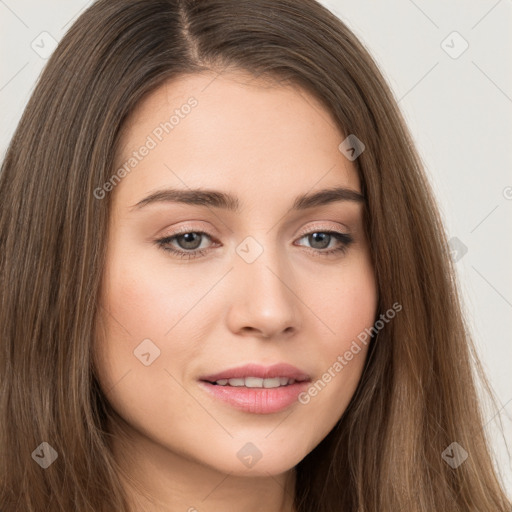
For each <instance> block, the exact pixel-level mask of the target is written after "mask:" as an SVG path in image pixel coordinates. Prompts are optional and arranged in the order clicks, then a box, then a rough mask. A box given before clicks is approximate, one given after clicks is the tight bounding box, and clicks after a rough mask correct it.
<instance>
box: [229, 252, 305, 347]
mask: <svg viewBox="0 0 512 512" xmlns="http://www.w3.org/2000/svg"><path fill="white" fill-rule="evenodd" d="M285 263H286V262H284V261H282V258H281V259H280V258H279V256H278V255H277V254H276V253H275V252H272V253H271V251H270V250H265V251H264V252H263V253H262V254H261V256H260V257H259V258H258V259H257V260H256V261H254V262H252V263H247V262H246V261H244V260H243V259H242V258H237V259H236V261H235V265H234V266H235V268H234V270H233V272H232V276H231V278H232V279H233V281H232V282H234V284H233V287H232V288H231V293H230V298H229V301H230V307H229V312H228V315H227V322H228V327H229V329H230V330H231V331H232V332H233V333H235V334H238V335H244V336H252V337H259V338H273V339H279V338H283V337H284V338H287V337H290V336H291V335H293V334H294V333H296V332H297V331H298V330H299V329H300V327H301V325H300V321H301V317H300V304H301V300H300V298H299V297H298V295H297V292H296V290H295V289H296V288H297V286H296V285H295V283H294V278H293V274H292V272H291V270H290V268H289V267H287V266H286V264H285Z"/></svg>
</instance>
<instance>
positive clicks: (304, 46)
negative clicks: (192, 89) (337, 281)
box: [0, 0, 511, 512]
mask: <svg viewBox="0 0 512 512" xmlns="http://www.w3.org/2000/svg"><path fill="white" fill-rule="evenodd" d="M226 69H228V70H229V69H240V70H246V71H249V72H250V73H252V74H254V75H255V76H258V77H270V78H272V79H274V80H277V81H278V82H279V83H282V84H294V85H297V86H300V87H301V88H302V89H303V90H305V91H307V92H309V93H310V94H313V95H314V96H315V97H317V98H318V99H319V100H320V101H321V102H322V103H323V104H324V105H325V107H326V108H327V109H328V110H329V111H330V112H331V113H332V115H333V118H334V119H335V120H336V122H337V125H338V128H339V129H340V130H341V132H342V133H344V134H345V135H348V134H355V135H356V136H357V138H358V139H360V140H361V141H363V143H364V144H365V151H364V152H363V153H362V154H361V155H360V156H359V158H358V159H357V160H356V161H355V164H356V167H357V170H358V172H359V175H360V182H361V186H362V192H363V193H364V195H365V198H366V215H365V226H366V230H367V234H368V237H369V241H370V245H371V251H372V255H373V262H374V268H375V273H376V277H377V282H378V290H379V314H380V313H381V312H383V311H386V310H388V309H389V308H392V305H393V304H394V303H396V302H398V303H400V304H401V305H402V307H403V311H402V312H401V313H400V314H399V315H397V316H396V318H395V319H394V320H393V321H392V322H390V323H389V324H388V325H386V327H385V328H384V329H382V330H380V331H379V333H378V335H377V336H374V337H373V339H372V341H371V344H370V349H369V357H368V358H367V361H366V366H365V369H364V372H363V375H362V378H361V380H360V383H359V386H358V388H357V390H356V393H355V395H354V397H353V399H352V401H351V402H350V404H349V406H348V408H347V410H346V411H345V413H344V415H343V417H342V418H341V419H340V421H339V422H338V424H337V425H336V427H335V428H334V429H333V430H332V431H331V432H330V434H329V435H328V436H327V437H326V438H325V439H324V440H323V441H322V442H321V443H320V445H319V446H317V447H316V448H315V449H314V450H313V451H312V452H311V453H310V454H309V455H307V456H306V457H305V459H303V460H302V461H301V462H300V463H299V464H298V466H297V468H296V471H297V485H296V496H295V503H296V507H297V510H298V512H314V511H318V512H334V511H336V512H339V511H341V510H343V511H354V512H355V511H357V512H377V511H378V512H396V511H407V512H432V511H434V510H436V511H451V512H456V511H461V512H462V511H475V512H476V511H480V512H483V511H486V512H487V511H491V510H492V511H501V512H505V511H507V512H509V510H510V506H511V505H510V502H509V501H508V498H507V497H506V495H505V493H504V491H503V490H502V488H501V484H500V482H499V480H498V478H497V476H496V472H495V469H494V467H493V461H492V459H491V456H490V450H489V447H488V444H487V441H486V437H485V432H484V423H483V421H482V413H481V408H480V405H479V401H478V396H477V390H476V384H475V383H476V378H477V377H478V376H480V377H481V378H482V379H483V382H484V384H486V381H485V377H484V376H483V374H482V372H481V370H480V366H479V364H478V359H477V357H476V354H475V351H474V348H473V344H472V341H471V338H470V335H469V332H468V329H467V326H466V324H465V321H464V318H463V315H462V313H461V306H460V303H459V297H458V292H457V283H456V280H455V278H454V276H455V274H454V269H453V267H452V263H451V260H450V258H449V251H448V248H447V243H446V235H445V232H444V230H443V226H442V223H441V219H440V217H439V214H438V211H437V207H436V205H435V202H434V198H433V196H432V192H431V190H430V188H429V185H428V183H427V182H426V179H425V176H424V173H423V170H422V165H421V162H420V160H419V158H418V156H417V153H416V151H415V149H414V147H413V143H412V141H411V138H410V135H409V133H408V131H407V128H406V126H405V123H404V120H403V118H402V116H401V114H400V111H399V110H398V108H397V104H396V101H395V99H394V98H393V96H392V94H391V92H390V90H389V87H388V86H387V84H386V83H385V80H384V79H383V77H382V75H381V73H380V71H379V70H378V68H377V66H376V65H375V63H374V62H373V60H372V59H371V57H370V56H369V54H368V52H367V51H366V50H365V48H364V47H363V46H362V44H361V43H360V42H359V41H358V40H357V38H356V37H355V36H354V35H353V34H352V32H351V31H350V30H349V29H348V28H347V27H346V26H345V24H344V23H343V22H342V21H340V20H339V19H338V18H337V17H336V16H334V15H333V14H332V13H330V12H329V11H328V10H327V9H326V8H324V7H322V6H321V5H320V4H318V3H316V2H315V1H314V0H116V1H112V0H100V1H98V2H96V3H95V4H93V5H92V6H91V7H90V8H89V9H88V10H87V11H85V12H84V13H83V14H82V15H81V16H80V18H79V19H78V20H77V21H76V23H75V24H74V25H73V26H72V28H71V29H70V30H69V32H68V33H67V34H66V35H65V36H64V38H63V39H62V41H61V42H60V44H59V45H58V47H57V49H56V50H55V52H54V54H53V55H52V56H51V58H50V60H49V62H48V64H47V66H46V68H45V70H44V72H43V73H42V75H41V77H40V79H39V82H38V84H37V86H36V88H35V91H34V93H33V95H32V97H31V99H30V101H29V103H28V105H27V107H26V109H25V112H24V114H23V117H22V119H21V121H20V123H19V126H18V128H17V130H16V132H15V134H14V137H13V139H12V141H11V144H10V146H9V148H8V151H7V154H6V157H5V159H4V162H3V165H2V170H1V175H0V201H1V213H0V285H1V286H0V290H1V292H0V293H1V309H0V352H1V355H0V383H1V384H0V386H1V391H2V392H1V395H0V418H1V419H0V450H1V452H2V454H1V457H0V507H1V509H2V511H3V512H14V511H16V512H18V511H20V510H23V511H27V512H40V511H41V510H48V511H66V512H68V511H70V510H74V511H76V512H92V511H94V512H97V511H100V510H101V511H103V510H105V511H109V512H111V511H113V510H115V511H119V512H124V511H128V510H129V505H128V502H127V500H126V498H125V496H124V493H123V487H122V485H121V482H120V478H119V473H118V472H119V470H120V468H119V467H118V466H117V463H116V461H115V459H114V457H113V455H112V452H111V449H110V446H111V445H110V437H109V435H110V433H109V432H108V430H107V428H106V425H107V420H108V418H111V417H115V414H114V413H113V411H112V410H111V408H110V407H109V403H108V400H107V399H106V397H105V395H104V393H102V391H101V390H100V388H99V385H98V381H97V379H96V376H95V368H94V364H93V362H94V360H93V353H92V350H91V348H92V346H93V339H94V336H95V328H96V325H97V319H98V318H99V313H100V311H99V310H98V308H99V306H98V304H99V291H100V283H101V277H102V270H103V265H104V256H105V249H106V248H105V245H106V240H107V223H108V220H109V215H110V204H111V202H110V195H111V194H106V196H105V198H104V199H102V200H99V199H98V198H97V197H96V195H95V194H94V190H95V189H97V188H98V187H101V186H102V185H103V184H105V183H106V182H107V181H108V180H109V179H110V178H111V176H112V175H113V171H114V162H115V157H116V154H117V152H118V149H119V140H120V134H121V130H122V128H123V123H124V121H125V120H126V118H127V116H128V115H129V113H130V112H131V111H132V110H133V109H134V107H135V106H136V105H137V104H138V103H139V102H140V100H141V99H142V98H143V97H144V96H145V95H147V94H148V93H150V92H151V91H153V90H155V89H156V88H157V87H158V86H159V85H161V84H163V83H164V82H166V81H168V80H170V79H172V78H174V77H177V76H179V75H183V74H186V73H198V72H202V71H205V70H209V71H215V72H221V71H222V70H226ZM340 142H341V141H340ZM486 385H487V384H486ZM488 391H489V392H490V389H488ZM43 442H46V443H48V444H49V445H50V446H51V447H52V449H53V450H55V453H54V455H55V454H57V455H58V458H57V460H56V461H55V462H54V463H53V464H51V465H50V466H49V467H47V468H46V469H42V467H40V465H38V464H36V463H35V462H34V461H35V460H36V459H35V458H34V457H35V456H36V457H37V453H36V455H35V456H34V451H35V450H36V449H39V450H40V451H41V453H50V452H48V451H47V452H44V450H50V448H49V447H48V446H47V445H41V443H43ZM454 442H456V443H458V444H459V445H460V446H461V447H463V448H464V449H465V450H466V451H467V453H468V458H467V459H466V460H465V461H464V462H463V463H462V464H461V465H460V466H458V467H457V468H453V467H451V466H450V465H449V464H447V462H446V460H445V459H443V457H442V453H444V452H445V450H446V449H447V448H448V447H449V446H450V445H451V444H452V443H454ZM52 453H53V452H52ZM33 459H34V460H33Z"/></svg>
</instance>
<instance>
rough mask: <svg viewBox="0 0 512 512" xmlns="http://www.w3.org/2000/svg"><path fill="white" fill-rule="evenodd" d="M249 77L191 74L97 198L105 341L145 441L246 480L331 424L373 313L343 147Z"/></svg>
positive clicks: (120, 406)
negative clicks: (104, 232)
mask: <svg viewBox="0 0 512 512" xmlns="http://www.w3.org/2000/svg"><path fill="white" fill-rule="evenodd" d="M249 82H250V78H249V77H248V76H247V75H244V74H242V73H230V74H223V75H220V76H218V77H217V78H215V75H211V74H204V75H190V76H183V77H181V78H180V79H178V80H174V81H172V82H169V83H167V84H165V85H164V86H162V87H160V88H159V89H158V90H156V91H155V92H154V93H152V94H151V95H150V96H148V97H147V98H145V99H144V101H143V102H142V103H141V104H140V105H139V106H138V108H137V109H136V110H135V111H134V112H133V114H132V116H131V117H130V119H129V120H128V122H127V124H126V129H125V131H124V132H123V140H122V149H121V151H120V154H119V155H118V166H117V167H116V169H115V173H116V175H117V178H121V179H117V180H116V179H115V178H114V179H112V180H111V181H110V182H109V183H107V184H106V185H105V187H104V188H103V192H101V193H100V192H98V197H100V199H98V200H107V199H101V197H102V194H103V195H106V194H112V197H111V200H112V214H111V223H110V226H109V229H110V231H109V239H108V248H107V262H106V267H105V272H104V276H103V286H102V297H101V300H102V306H103V307H102V308H101V310H102V311H103V313H104V315H103V318H102V319H101V327H102V329H101V330H100V333H101V334H99V335H98V337H97V343H96V347H95V356H96V365H97V370H98V375H99V379H100V384H101V387H102V389H103V390H104V392H105V394H106V397H107V399H108V401H109V402H110V403H111V405H112V407H113V408H114V409H115V411H116V412H117V413H118V414H119V416H120V417H121V418H122V419H123V420H124V421H125V422H126V425H127V427H128V428H129V430H130V432H131V434H132V436H133V439H134V440H135V442H137V441H140V443H145V444H146V446H151V450H152V452H153V453H155V454H156V453H158V457H159V460H162V461H164V460H166V457H168V460H173V461H178V460H181V461H182V462H183V463H185V461H186V463H187V464H191V463H192V464H194V463H196V464H198V465H201V466H203V467H209V468H213V469H215V470H217V471H219V472H223V473H231V474H234V475H242V476H244V475H249V474H250V475H255V476H256V475H269V474H270V475H277V474H280V473H284V472H286V471H287V470H289V469H290V468H293V466H295V465H296V464H297V463H298V462H299V461H300V460H301V459H302V458H303V457H305V456H306V455H307V454H308V453H309V452H310V451H311V450H312V449H313V448H314V447H315V446H316V445H317V444H318V443H319V442H320V441H321V440H322V439H323V438H324V437H325V436H326V435H327V434H328V433H329V431H330V430H331V429H332V428H333V427H334V425H335V424H336V422H337V421H338V420H339V419H340V417H341V415H342V414H343V412H344V410H345V409H346V407H347V405H348V403H349V401H350V399H351V397H352V395H353V393H354V391H355V388H356V386H357V383H358V381H359V379H360V376H361V372H362V369H363V365H364V361H365V356H366V352H367V347H366V345H364V344H361V343H359V350H358V351H356V350H354V349H353V347H354V343H353V342H354V340H357V336H358V335H360V333H362V332H363V331H364V329H365V328H370V327H371V326H372V325H373V322H374V320H375V315H376V307H377V306H376V303H377V292H376V285H375V278H374V274H373V268H372V264H371V257H370V253H369V247H368V241H367V240H366V238H365V234H364V230H363V203H362V202H361V201H360V200H358V197H359V194H358V193H360V183H359V179H358V176H357V172H356V169H355V167H354V164H353V162H351V161H349V160H348V159H347V158H346V157H345V156H344V155H343V154H342V153H341V152H340V151H339V149H338V146H339V145H340V143H341V142H342V141H343V139H344V138H345V135H343V134H342V133H341V132H340V131H339V130H338V129H337V128H336V126H335V123H334V120H333V119H332V117H331V116H330V114H329V113H328V112H327V111H326V110H325V108H324V107H323V106H322V105H321V104H320V103H319V102H317V101H316V100H315V99H314V98H313V97H312V96H310V95H308V94H307V93H306V92H304V91H302V90H300V89H298V88H293V87H284V86H282V85H281V86H278V85H276V84H275V85H273V86H272V85H268V84H264V83H263V82H256V81H254V80H253V81H251V82H250V83H249ZM166 123H167V124H166ZM144 148H146V149H144ZM122 166H124V167H123V168H124V172H123V171H121V170H120V169H121V167H122ZM326 189H329V190H334V189H337V191H336V192H332V193H330V194H326V193H321V191H324V190H326ZM197 191H200V192H201V194H200V193H198V192H197ZM317 194H318V195H317ZM313 196H316V197H313ZM301 197H302V199H301V200H299V199H297V198H301ZM308 198H309V199H308ZM351 347H352V348H351ZM348 352H351V353H352V357H350V356H349V355H348ZM342 361H343V362H342ZM336 363H337V364H336ZM340 366H341V369H340ZM326 374H329V375H327V376H326ZM329 376H330V378H329ZM293 380H295V382H293ZM213 382H216V383H213ZM315 384H316V385H315ZM276 386H277V387H276ZM315 390H316V391H315Z"/></svg>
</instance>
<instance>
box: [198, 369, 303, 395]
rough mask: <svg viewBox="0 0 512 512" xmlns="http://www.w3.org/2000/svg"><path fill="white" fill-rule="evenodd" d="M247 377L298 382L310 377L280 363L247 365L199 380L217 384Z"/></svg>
mask: <svg viewBox="0 0 512 512" xmlns="http://www.w3.org/2000/svg"><path fill="white" fill-rule="evenodd" d="M245 377H258V378H260V379H272V378H273V377H287V378H288V379H295V380H297V381H304V380H309V375H308V374H307V373H305V372H303V371H301V370H299V369H298V368H296V367H295V366H292V365H291V364H287V363H278V364H273V365H271V366H262V365H259V364H246V365H244V366H238V367H236V368H231V369H228V370H224V371H222V372H220V373H215V374H212V375H207V376H205V377H200V379H199V380H202V381H207V382H215V381H217V380H220V379H237V378H238V379H240V378H245ZM253 389H254V388H253Z"/></svg>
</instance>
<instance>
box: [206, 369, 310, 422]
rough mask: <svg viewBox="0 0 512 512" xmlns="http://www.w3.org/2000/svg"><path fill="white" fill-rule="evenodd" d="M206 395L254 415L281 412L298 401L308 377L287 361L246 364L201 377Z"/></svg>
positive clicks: (306, 384) (308, 379) (305, 386)
mask: <svg viewBox="0 0 512 512" xmlns="http://www.w3.org/2000/svg"><path fill="white" fill-rule="evenodd" d="M199 382H200V385H201V387H202V388H203V389H204V390H205V391H206V392H207V393H208V394H209V396H211V397H213V398H215V399H217V400H220V401H221V402H223V403H224V404H227V405H229V406H231V407H235V408H236V409H239V410H242V411H244V412H249V413H253V414H271V413H275V412H280V411H282V410H284V409H287V408H289V407H290V406H292V405H293V404H294V403H297V402H298V400H297V397H298V395H299V394H300V393H301V392H302V391H304V390H305V389H306V388H307V386H308V383H309V382H311V378H310V377H309V375H307V374H306V373H305V372H303V371H301V370H299V369H298V368H296V367H294V366H291V365H288V364H276V365H273V366H267V367H265V366H260V365H254V364H249V365H245V366H241V367H238V368H232V369H229V370H225V371H223V372H220V373H217V374H214V375H209V376H205V377H201V378H200V379H199Z"/></svg>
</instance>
